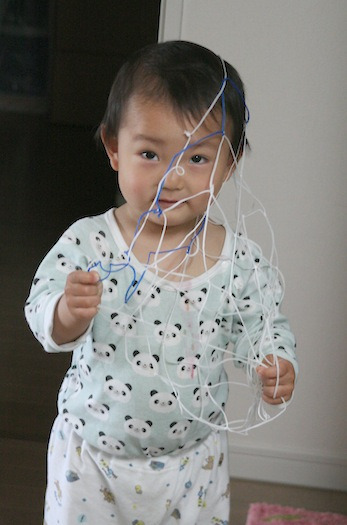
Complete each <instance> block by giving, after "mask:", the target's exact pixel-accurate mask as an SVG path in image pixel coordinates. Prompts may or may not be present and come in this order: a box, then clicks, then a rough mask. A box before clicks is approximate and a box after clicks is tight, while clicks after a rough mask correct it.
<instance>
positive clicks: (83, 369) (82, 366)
mask: <svg viewBox="0 0 347 525" xmlns="http://www.w3.org/2000/svg"><path fill="white" fill-rule="evenodd" d="M78 370H79V372H80V375H81V376H82V377H83V379H85V380H86V381H89V382H90V381H91V380H92V378H91V372H92V369H91V368H90V366H89V365H88V363H87V362H86V360H85V358H84V355H83V354H82V355H81V357H80V360H79V361H78Z"/></svg>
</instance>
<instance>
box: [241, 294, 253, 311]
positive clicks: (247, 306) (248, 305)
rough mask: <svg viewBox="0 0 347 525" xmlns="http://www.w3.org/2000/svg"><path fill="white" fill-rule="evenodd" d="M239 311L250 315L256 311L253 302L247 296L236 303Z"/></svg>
mask: <svg viewBox="0 0 347 525" xmlns="http://www.w3.org/2000/svg"><path fill="white" fill-rule="evenodd" d="M237 304H238V307H239V310H241V311H242V312H243V313H248V314H250V313H252V312H254V310H255V309H256V306H255V303H254V301H252V300H251V298H250V296H249V295H246V296H244V297H242V299H240V300H239V301H238V302H237Z"/></svg>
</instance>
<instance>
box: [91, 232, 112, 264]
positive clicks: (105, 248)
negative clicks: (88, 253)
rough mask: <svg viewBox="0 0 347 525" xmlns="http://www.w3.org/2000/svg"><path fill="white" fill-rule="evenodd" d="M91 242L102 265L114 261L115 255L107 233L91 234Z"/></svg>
mask: <svg viewBox="0 0 347 525" xmlns="http://www.w3.org/2000/svg"><path fill="white" fill-rule="evenodd" d="M89 240H90V244H91V246H92V248H93V250H94V252H95V254H96V256H97V257H98V258H99V260H100V261H101V262H102V263H103V262H108V261H109V260H110V259H113V253H112V252H111V250H110V246H109V244H108V241H107V239H106V234H105V232H103V231H99V232H91V234H90V235H89Z"/></svg>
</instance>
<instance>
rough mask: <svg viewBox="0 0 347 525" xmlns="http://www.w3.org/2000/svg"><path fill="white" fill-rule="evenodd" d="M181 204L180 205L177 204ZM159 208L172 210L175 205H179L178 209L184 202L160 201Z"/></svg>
mask: <svg viewBox="0 0 347 525" xmlns="http://www.w3.org/2000/svg"><path fill="white" fill-rule="evenodd" d="M178 202H179V204H177V203H178ZM158 204H159V207H160V208H161V209H162V210H166V209H168V208H171V206H173V205H174V204H177V206H175V208H178V206H181V205H182V204H183V201H175V200H168V199H160V200H159V201H158Z"/></svg>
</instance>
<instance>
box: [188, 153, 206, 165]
mask: <svg viewBox="0 0 347 525" xmlns="http://www.w3.org/2000/svg"><path fill="white" fill-rule="evenodd" d="M190 162H192V163H193V164H204V163H205V162H207V159H206V157H203V156H202V155H194V156H193V157H192V158H191V159H190Z"/></svg>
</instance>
